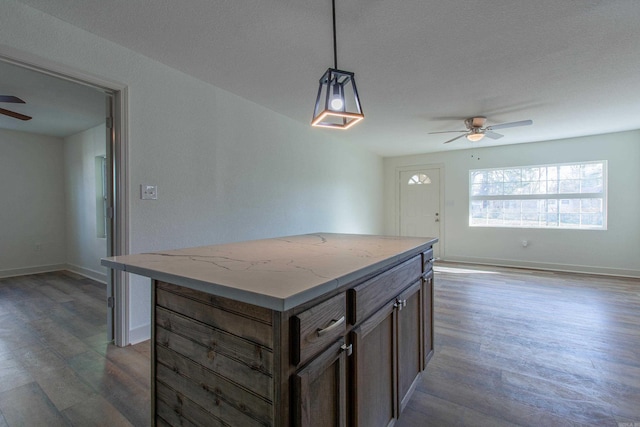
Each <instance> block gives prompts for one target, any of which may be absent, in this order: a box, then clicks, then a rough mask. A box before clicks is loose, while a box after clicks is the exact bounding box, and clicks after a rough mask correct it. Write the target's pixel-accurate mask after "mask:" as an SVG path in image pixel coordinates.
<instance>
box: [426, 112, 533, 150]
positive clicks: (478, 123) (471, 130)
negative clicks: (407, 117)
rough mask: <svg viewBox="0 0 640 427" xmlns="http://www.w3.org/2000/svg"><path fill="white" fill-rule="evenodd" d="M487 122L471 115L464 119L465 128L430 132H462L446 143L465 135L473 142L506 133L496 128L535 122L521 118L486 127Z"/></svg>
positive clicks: (496, 137)
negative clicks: (516, 120)
mask: <svg viewBox="0 0 640 427" xmlns="http://www.w3.org/2000/svg"><path fill="white" fill-rule="evenodd" d="M486 122H487V118H486V117H484V116H477V117H469V118H468V119H465V120H464V125H465V127H466V128H467V129H465V130H445V131H441V132H429V133H430V134H436V133H451V132H459V133H462V135H460V136H456V137H455V138H452V139H450V140H448V141H445V142H444V144H448V143H450V142H453V141H455V140H456V139H460V138H462V137H463V136H464V137H466V138H467V139H468V140H469V141H471V142H478V141H480V140H482V139H484V137H485V136H486V137H487V138H490V139H500V138H502V137H503V136H504V135H502V134H499V133H497V132H494V130H495V129H506V128H514V127H519V126H529V125H531V124H533V120H521V121H519V122H509V123H500V124H497V125H492V126H487V127H484V125H485V124H486Z"/></svg>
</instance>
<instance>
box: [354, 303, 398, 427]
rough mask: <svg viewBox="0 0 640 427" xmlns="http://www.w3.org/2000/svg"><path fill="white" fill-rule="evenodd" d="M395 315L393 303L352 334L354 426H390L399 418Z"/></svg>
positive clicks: (395, 310)
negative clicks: (396, 397)
mask: <svg viewBox="0 0 640 427" xmlns="http://www.w3.org/2000/svg"><path fill="white" fill-rule="evenodd" d="M396 316H397V309H396V302H395V301H391V302H389V303H388V304H386V305H385V306H384V307H382V308H381V309H380V310H378V311H377V312H376V313H375V314H373V315H372V316H371V317H369V318H368V319H367V320H365V321H364V322H362V324H361V325H360V326H358V327H356V328H355V329H353V332H352V334H351V336H352V342H353V359H352V360H353V363H352V365H351V366H352V371H351V378H350V379H351V381H352V384H351V390H352V425H354V426H367V427H376V426H388V425H389V424H391V423H392V422H393V420H394V419H395V418H396V417H397V414H398V409H397V402H396V399H395V396H396V374H395V372H396V365H397V358H396V347H397V335H396V322H397V321H396Z"/></svg>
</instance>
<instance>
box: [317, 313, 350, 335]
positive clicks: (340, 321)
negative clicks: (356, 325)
mask: <svg viewBox="0 0 640 427" xmlns="http://www.w3.org/2000/svg"><path fill="white" fill-rule="evenodd" d="M331 321H332V322H333V323H332V324H330V325H329V326H327V327H326V328H324V329H318V330H317V331H316V333H317V334H318V336H319V337H321V336H323V335H325V334H327V333H329V332H331V331H333V330H334V329H336V328H337V327H338V326H340V325H342V324H343V323H344V316H342V317H341V318H339V319H338V320H336V319H332V320H331Z"/></svg>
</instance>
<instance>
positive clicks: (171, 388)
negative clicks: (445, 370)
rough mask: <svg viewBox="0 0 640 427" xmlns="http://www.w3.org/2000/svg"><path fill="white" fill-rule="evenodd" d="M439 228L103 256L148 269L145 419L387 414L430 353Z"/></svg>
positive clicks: (378, 419)
mask: <svg viewBox="0 0 640 427" xmlns="http://www.w3.org/2000/svg"><path fill="white" fill-rule="evenodd" d="M436 242H437V240H436V239H433V238H417V237H391V236H370V235H353V234H331V233H316V234H308V235H300V236H289V237H282V238H275V239H265V240H256V241H251V242H240V243H229V244H223V245H213V246H204V247H198V248H188V249H179V250H171V251H163V252H156V253H149V254H139V255H127V256H118V257H111V258H106V259H104V260H103V261H102V264H103V265H104V266H107V267H110V268H113V269H117V270H123V271H126V272H130V273H135V274H139V275H142V276H146V277H150V278H151V279H152V304H153V310H152V317H153V319H152V334H151V335H152V337H151V338H152V351H151V359H152V360H151V369H152V392H153V397H152V400H151V401H152V420H153V423H155V424H157V425H207V426H211V425H230V426H289V425H302V426H315V425H318V426H320V425H331V426H335V425H340V426H345V425H347V424H349V425H354V426H367V427H374V426H387V425H389V424H390V423H393V421H394V420H395V419H397V418H398V417H399V416H400V414H401V412H402V409H403V408H404V406H405V405H406V403H407V402H408V400H409V397H410V395H411V393H412V391H413V389H414V387H415V382H416V380H417V378H418V377H419V375H420V373H421V372H422V371H423V370H424V368H425V366H426V363H427V362H428V360H429V358H430V357H431V355H432V354H433V309H432V307H433V272H432V263H433V250H432V245H433V244H434V243H436Z"/></svg>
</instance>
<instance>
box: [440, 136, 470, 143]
mask: <svg viewBox="0 0 640 427" xmlns="http://www.w3.org/2000/svg"><path fill="white" fill-rule="evenodd" d="M465 136H467V135H466V134H465V135H460V136H456V137H455V138H453V139H450V140H448V141H445V142H443V144H448V143H450V142H453V141H455V140H456V139H460V138H463V137H465Z"/></svg>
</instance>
